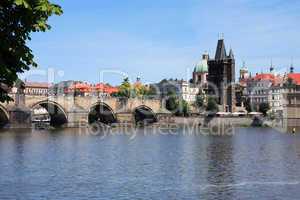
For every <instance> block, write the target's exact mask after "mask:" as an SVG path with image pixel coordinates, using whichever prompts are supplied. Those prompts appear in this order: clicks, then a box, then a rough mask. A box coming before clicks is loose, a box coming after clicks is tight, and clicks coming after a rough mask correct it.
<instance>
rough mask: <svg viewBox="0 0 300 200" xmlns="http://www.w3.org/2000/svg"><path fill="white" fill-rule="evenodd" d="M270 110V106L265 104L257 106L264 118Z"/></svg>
mask: <svg viewBox="0 0 300 200" xmlns="http://www.w3.org/2000/svg"><path fill="white" fill-rule="evenodd" d="M269 110H270V105H269V104H268V103H266V102H263V103H260V104H259V112H261V113H263V115H264V116H266V115H267V112H268V111H269Z"/></svg>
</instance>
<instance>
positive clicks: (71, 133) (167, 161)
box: [0, 128, 300, 200]
mask: <svg viewBox="0 0 300 200" xmlns="http://www.w3.org/2000/svg"><path fill="white" fill-rule="evenodd" d="M181 131H182V130H178V131H177V133H178V134H171V135H170V134H168V135H167V134H164V135H161V134H155V135H153V134H146V135H145V134H144V133H145V132H143V133H142V131H141V133H139V132H138V134H137V135H136V137H134V138H130V137H129V136H128V135H121V134H117V135H114V136H107V137H103V136H99V135H98V136H95V135H89V134H84V133H83V132H82V131H81V132H79V130H75V129H64V130H56V131H31V130H27V131H24V130H22V131H21V130H20V131H12V130H10V131H4V132H2V133H0V199H1V200H2V199H5V200H6V199H14V200H15V199H26V200H27V199H34V200H35V199H36V200H43V199H57V200H77V199H89V200H93V199H107V200H109V199H128V200H131V199H132V200H133V199H134V200H135V199H157V200H160V199H180V200H181V199H211V200H227V199H242V200H245V199H255V200H261V199H272V200H273V199H284V200H289V199H295V200H296V199H297V200H298V199H300V135H288V134H282V133H279V132H277V131H275V130H272V129H249V128H240V129H237V130H236V132H235V134H234V135H230V136H207V135H201V134H195V135H183V134H181Z"/></svg>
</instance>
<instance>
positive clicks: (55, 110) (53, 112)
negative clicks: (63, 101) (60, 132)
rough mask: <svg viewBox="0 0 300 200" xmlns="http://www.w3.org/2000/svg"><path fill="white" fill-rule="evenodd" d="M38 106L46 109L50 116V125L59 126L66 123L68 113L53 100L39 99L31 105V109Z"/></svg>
mask: <svg viewBox="0 0 300 200" xmlns="http://www.w3.org/2000/svg"><path fill="white" fill-rule="evenodd" d="M38 106H41V107H42V108H44V109H46V110H47V112H48V114H49V116H50V125H51V126H53V127H61V126H63V125H65V124H67V123H68V115H67V113H66V111H65V110H64V108H63V107H62V106H61V105H59V104H58V103H56V102H54V101H47V100H46V101H41V102H38V103H36V104H34V105H33V106H32V107H31V110H32V111H33V110H34V109H35V108H37V107H38Z"/></svg>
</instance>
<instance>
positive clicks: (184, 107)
mask: <svg viewBox="0 0 300 200" xmlns="http://www.w3.org/2000/svg"><path fill="white" fill-rule="evenodd" d="M176 110H177V111H176V113H175V114H176V115H177V116H184V117H187V116H189V114H190V106H189V104H188V102H186V101H185V100H183V99H182V100H179V101H178V104H177V109H176Z"/></svg>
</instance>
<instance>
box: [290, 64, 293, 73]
mask: <svg viewBox="0 0 300 200" xmlns="http://www.w3.org/2000/svg"><path fill="white" fill-rule="evenodd" d="M290 73H291V74H292V73H294V66H293V64H292V65H291V67H290Z"/></svg>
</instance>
